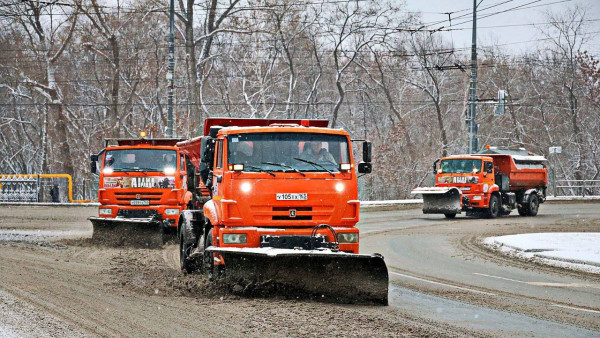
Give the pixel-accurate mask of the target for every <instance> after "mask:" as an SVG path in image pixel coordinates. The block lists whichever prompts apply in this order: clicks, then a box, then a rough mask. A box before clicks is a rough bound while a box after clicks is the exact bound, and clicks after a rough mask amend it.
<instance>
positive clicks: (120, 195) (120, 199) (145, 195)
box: [115, 191, 163, 205]
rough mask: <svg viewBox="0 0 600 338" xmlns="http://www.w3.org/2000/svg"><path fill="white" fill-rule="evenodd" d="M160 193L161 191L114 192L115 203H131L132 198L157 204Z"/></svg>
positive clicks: (160, 196)
mask: <svg viewBox="0 0 600 338" xmlns="http://www.w3.org/2000/svg"><path fill="white" fill-rule="evenodd" d="M138 195H139V196H140V197H139V198H138ZM162 195H163V193H162V192H141V191H140V192H115V198H116V201H117V204H126V205H129V204H131V201H133V200H148V201H150V204H157V202H160V199H161V198H162ZM153 202H154V203H153Z"/></svg>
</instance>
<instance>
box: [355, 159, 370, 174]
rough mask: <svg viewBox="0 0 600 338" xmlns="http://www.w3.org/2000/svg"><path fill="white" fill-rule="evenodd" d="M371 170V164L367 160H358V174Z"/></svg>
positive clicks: (368, 172) (367, 172)
mask: <svg viewBox="0 0 600 338" xmlns="http://www.w3.org/2000/svg"><path fill="white" fill-rule="evenodd" d="M371 171H373V165H372V164H371V163H369V162H360V163H359V164H358V172H359V173H360V174H370V173H371Z"/></svg>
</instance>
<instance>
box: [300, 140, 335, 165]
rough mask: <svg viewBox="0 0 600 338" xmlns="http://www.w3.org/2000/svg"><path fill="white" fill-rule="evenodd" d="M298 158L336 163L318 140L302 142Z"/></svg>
mask: <svg viewBox="0 0 600 338" xmlns="http://www.w3.org/2000/svg"><path fill="white" fill-rule="evenodd" d="M300 158H301V159H303V160H306V161H311V162H317V163H319V162H330V163H332V164H337V162H336V161H335V159H334V158H333V155H331V153H330V152H329V151H328V150H327V149H325V148H324V147H323V143H322V142H320V141H310V142H307V143H305V144H304V151H303V152H302V154H300Z"/></svg>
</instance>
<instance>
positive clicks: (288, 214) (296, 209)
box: [271, 207, 313, 221]
mask: <svg viewBox="0 0 600 338" xmlns="http://www.w3.org/2000/svg"><path fill="white" fill-rule="evenodd" d="M291 210H294V216H291V212H290V211H291ZM312 210H313V208H312V207H273V211H276V212H282V211H283V212H285V213H286V215H273V216H272V217H271V219H272V220H274V221H312V219H313V218H312V215H298V213H299V212H302V213H304V212H312Z"/></svg>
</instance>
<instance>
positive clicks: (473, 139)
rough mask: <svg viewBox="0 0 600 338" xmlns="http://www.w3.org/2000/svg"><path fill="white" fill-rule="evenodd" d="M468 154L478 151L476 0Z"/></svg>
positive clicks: (475, 6) (474, 1)
mask: <svg viewBox="0 0 600 338" xmlns="http://www.w3.org/2000/svg"><path fill="white" fill-rule="evenodd" d="M469 94H470V97H469V154H473V153H476V152H477V150H479V144H478V143H479V141H478V139H477V120H476V113H477V0H473V38H472V43H471V81H470V88H469Z"/></svg>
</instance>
